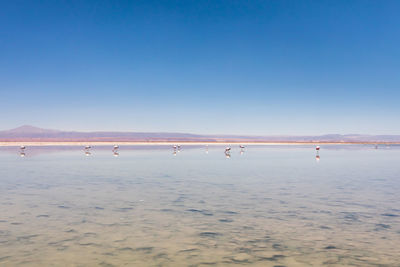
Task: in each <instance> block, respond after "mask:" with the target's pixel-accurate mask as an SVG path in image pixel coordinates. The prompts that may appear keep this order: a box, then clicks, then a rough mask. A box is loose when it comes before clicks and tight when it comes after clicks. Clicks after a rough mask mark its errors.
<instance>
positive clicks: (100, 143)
mask: <svg viewBox="0 0 400 267" xmlns="http://www.w3.org/2000/svg"><path fill="white" fill-rule="evenodd" d="M177 144H179V145H190V146H199V145H200V146H201V145H216V146H218V145H239V144H240V145H249V146H251V145H257V146H260V145H261V146H270V145H399V144H400V142H237V141H234V142H178V141H177V142H172V141H171V142H169V141H168V142H93V141H87V142H83V141H82V142H23V141H16V142H0V147H10V146H22V145H23V146H87V145H89V146H114V145H119V146H164V145H165V146H170V145H177Z"/></svg>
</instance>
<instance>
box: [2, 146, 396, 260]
mask: <svg viewBox="0 0 400 267" xmlns="http://www.w3.org/2000/svg"><path fill="white" fill-rule="evenodd" d="M111 149H112V148H109V147H93V148H91V149H90V152H88V153H86V154H85V152H84V151H83V149H82V148H80V147H28V148H27V149H26V151H25V157H21V155H20V151H19V148H16V147H8V148H5V147H3V148H0V265H1V266H19V265H26V266H124V265H125V266H210V265H211V266H212V265H217V266H226V265H251V266H321V265H328V266H400V147H399V146H390V147H389V146H380V147H379V148H378V149H375V147H374V146H371V145H343V146H337V145H325V146H322V147H321V151H320V152H319V159H318V158H317V157H316V156H317V155H316V151H315V147H314V146H248V147H246V148H245V149H244V150H243V151H241V150H240V148H239V147H238V146H232V151H231V152H230V155H225V154H224V147H220V146H209V147H208V149H206V148H205V147H203V146H182V148H181V150H180V151H175V153H174V151H173V149H172V148H171V146H165V147H163V146H159V147H158V146H132V147H124V146H122V147H120V148H119V151H118V153H119V155H117V154H115V155H114V153H113V152H112V151H111Z"/></svg>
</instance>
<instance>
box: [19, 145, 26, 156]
mask: <svg viewBox="0 0 400 267" xmlns="http://www.w3.org/2000/svg"><path fill="white" fill-rule="evenodd" d="M25 149H26V147H25V146H20V147H19V155H20V157H21V158H23V157H25V156H26V154H25Z"/></svg>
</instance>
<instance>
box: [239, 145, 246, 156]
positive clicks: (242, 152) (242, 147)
mask: <svg viewBox="0 0 400 267" xmlns="http://www.w3.org/2000/svg"><path fill="white" fill-rule="evenodd" d="M239 148H240V152H239V153H240V155H243V154H244V149H245V147H244V146H243V145H240V146H239Z"/></svg>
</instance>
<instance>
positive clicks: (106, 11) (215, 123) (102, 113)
mask: <svg viewBox="0 0 400 267" xmlns="http://www.w3.org/2000/svg"><path fill="white" fill-rule="evenodd" d="M399 10H400V1H390V0H385V1H378V0H377V1H369V0H361V1H348V0H346V1H340V0H335V1H323V0H322V1H297V0H293V1H284V0H282V1H275V0H271V1H257V0H253V1H234V0H230V1H218V0H215V1H211V0H210V1H202V0H198V1H189V0H187V1H172V0H170V1H151V0H145V1H117V0H112V1H104V0H103V1H101V0H99V1H61V0H60V1H52V0H51V1H19V0H15V1H6V0H0V25H1V26H0V101H1V102H0V130H5V129H10V128H15V127H18V126H20V125H24V124H29V125H35V126H38V127H42V128H50V129H61V130H81V131H94V130H105V131H152V132H154V131H155V132H158V131H163V132H190V133H199V134H250V135H273V134H293V135H305V134H315V135H318V134H328V133H339V134H353V133H360V134H400V119H399V118H400V16H399V15H398V11H399Z"/></svg>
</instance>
